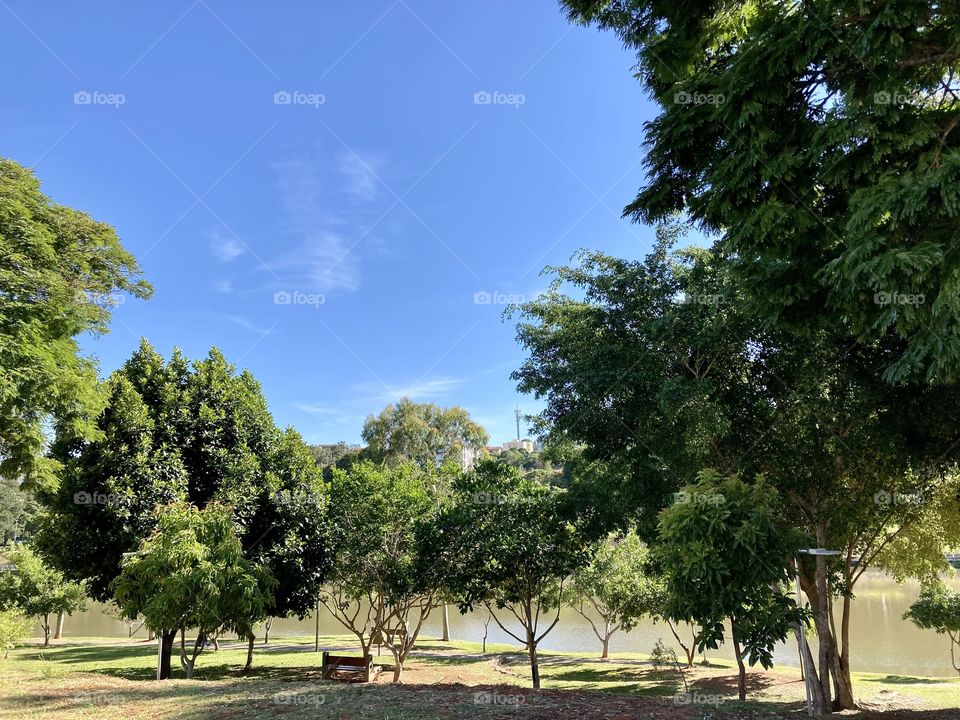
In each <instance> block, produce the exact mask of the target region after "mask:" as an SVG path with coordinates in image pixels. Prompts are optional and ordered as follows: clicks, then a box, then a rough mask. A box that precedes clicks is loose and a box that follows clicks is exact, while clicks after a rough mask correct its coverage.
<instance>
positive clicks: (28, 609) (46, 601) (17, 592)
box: [0, 546, 87, 645]
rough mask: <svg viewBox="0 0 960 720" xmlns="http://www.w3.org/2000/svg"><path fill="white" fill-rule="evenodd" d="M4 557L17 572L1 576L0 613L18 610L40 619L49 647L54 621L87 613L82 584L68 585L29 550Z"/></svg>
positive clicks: (16, 549)
mask: <svg viewBox="0 0 960 720" xmlns="http://www.w3.org/2000/svg"><path fill="white" fill-rule="evenodd" d="M4 554H5V555H6V558H7V562H8V563H10V564H12V565H15V566H16V569H15V570H8V571H5V572H2V573H0V610H15V611H16V612H22V613H23V614H24V615H28V616H30V617H36V618H38V619H39V620H40V622H41V625H42V626H43V636H44V645H46V644H48V643H49V641H50V617H51V616H56V615H58V614H59V613H64V614H66V615H69V614H71V613H74V612H77V611H80V610H83V609H84V607H85V605H86V599H87V596H86V592H85V589H84V587H83V586H82V585H80V584H78V583H72V582H67V581H66V580H65V579H64V577H63V574H62V573H60V572H59V571H58V570H55V569H53V568H51V567H49V566H48V565H46V564H45V563H44V562H43V560H42V559H41V558H40V556H39V555H37V554H36V553H34V552H33V551H32V550H31V549H30V548H28V547H26V546H15V547H13V548H12V549H10V550H6V551H5V552H4Z"/></svg>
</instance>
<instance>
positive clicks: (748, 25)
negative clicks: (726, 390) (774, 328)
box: [563, 0, 960, 380]
mask: <svg viewBox="0 0 960 720" xmlns="http://www.w3.org/2000/svg"><path fill="white" fill-rule="evenodd" d="M563 5H564V6H565V7H566V9H567V11H568V13H569V16H570V18H571V19H572V20H575V21H577V22H582V23H595V24H597V25H599V26H600V27H601V28H607V29H612V30H613V31H615V32H616V33H617V35H618V36H619V37H620V39H621V40H622V41H623V42H624V44H625V45H626V46H627V47H629V48H632V49H635V50H636V51H637V57H638V73H637V77H638V78H639V79H640V80H641V81H642V83H643V85H644V87H645V89H646V90H647V91H648V92H649V93H650V95H651V96H652V98H653V99H654V100H655V101H656V102H657V103H658V104H659V106H660V113H659V115H658V116H657V117H656V118H655V119H654V120H652V121H650V122H648V123H646V125H645V134H646V167H647V170H648V175H649V183H648V184H647V185H646V186H645V187H644V188H642V189H641V190H640V192H639V194H638V195H637V197H636V199H635V200H634V201H633V203H631V204H630V205H629V206H628V207H627V208H626V211H625V213H626V214H628V215H631V216H632V217H634V218H636V219H638V220H642V221H645V222H658V221H663V220H665V219H667V218H668V217H670V216H671V215H672V214H674V213H677V212H683V213H686V214H687V215H688V216H689V217H690V218H691V220H692V221H693V222H694V223H696V224H697V225H698V226H700V227H701V228H703V229H704V230H705V231H706V232H708V233H712V234H715V235H716V237H717V247H718V248H719V249H720V250H721V251H722V253H723V255H724V256H725V257H726V258H727V259H728V261H729V262H731V263H732V264H734V265H735V267H736V272H737V276H738V278H739V282H740V283H741V284H742V286H743V287H744V288H745V292H746V294H747V296H748V298H749V302H750V303H751V306H752V307H754V308H755V309H756V310H758V311H759V312H760V313H761V315H762V316H763V317H765V318H767V319H770V320H775V321H777V322H778V323H789V324H791V325H794V326H796V327H798V328H803V329H813V328H822V327H824V325H832V326H834V327H836V326H837V325H843V326H844V327H845V328H846V329H847V331H848V332H849V333H850V334H851V335H854V336H857V337H865V338H870V339H887V338H896V339H898V340H899V342H897V343H894V344H893V345H892V346H891V349H894V352H893V353H892V354H891V355H890V356H889V357H888V358H887V359H886V365H885V367H886V368H887V370H888V373H887V377H888V379H891V380H902V379H906V378H908V377H956V376H957V373H958V371H960V340H958V338H960V333H958V332H957V331H958V323H960V320H958V318H960V312H958V310H960V294H958V283H960V255H958V254H957V253H956V252H955V250H956V246H955V239H956V236H957V230H958V214H957V213H958V209H960V195H958V193H960V183H958V179H960V151H958V145H957V143H958V135H957V133H955V132H954V130H955V128H956V126H957V111H958V107H960V95H958V90H960V88H958V86H957V77H958V76H957V71H958V69H960V54H958V52H957V49H956V48H957V41H958V39H960V26H958V22H957V20H958V15H957V12H956V8H955V7H954V6H953V5H952V4H944V3H929V2H923V1H921V0H906V1H904V2H897V3H863V2H859V1H858V0H815V1H813V2H804V3H782V2H771V1H768V0H764V1H761V2H749V3H733V4H731V3H719V2H696V3H692V4H691V3H685V4H683V5H678V4H677V3H675V2H672V1H671V0H564V2H563ZM902 297H908V298H913V299H914V300H915V301H914V300H910V301H906V302H901V301H900V300H898V298H902ZM824 309H827V310H828V311H829V312H824Z"/></svg>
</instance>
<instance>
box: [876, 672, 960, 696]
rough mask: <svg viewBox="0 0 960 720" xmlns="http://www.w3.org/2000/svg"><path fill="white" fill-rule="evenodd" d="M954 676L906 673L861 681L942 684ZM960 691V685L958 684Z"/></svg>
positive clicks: (890, 683)
mask: <svg viewBox="0 0 960 720" xmlns="http://www.w3.org/2000/svg"><path fill="white" fill-rule="evenodd" d="M951 679H952V678H932V677H931V678H919V677H908V676H904V675H887V676H885V677H870V678H860V679H859V681H860V682H872V683H885V684H887V685H942V684H951V683H950V680H951ZM957 692H958V693H960V685H958V686H957Z"/></svg>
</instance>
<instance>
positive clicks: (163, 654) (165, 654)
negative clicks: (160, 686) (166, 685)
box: [160, 630, 177, 680]
mask: <svg viewBox="0 0 960 720" xmlns="http://www.w3.org/2000/svg"><path fill="white" fill-rule="evenodd" d="M176 639H177V631H176V630H164V631H163V640H162V643H163V644H162V647H161V651H160V679H161V680H169V679H170V658H171V656H172V655H173V642H174V640H176Z"/></svg>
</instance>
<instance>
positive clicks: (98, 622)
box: [64, 572, 960, 677]
mask: <svg viewBox="0 0 960 720" xmlns="http://www.w3.org/2000/svg"><path fill="white" fill-rule="evenodd" d="M948 584H949V585H951V586H952V587H953V588H954V589H957V590H960V577H957V576H955V577H953V578H951V579H950V580H948ZM919 594H920V587H919V585H918V584H917V583H905V584H904V585H897V584H896V583H895V582H893V581H892V580H891V579H890V578H888V577H887V576H885V575H883V574H880V573H874V572H868V573H867V574H865V575H864V576H863V578H862V579H861V580H860V582H859V583H858V586H857V596H856V599H855V600H854V601H853V612H852V616H851V633H850V635H851V643H852V645H851V666H852V667H853V669H854V670H858V671H863V672H877V673H889V674H892V675H900V674H902V675H929V676H940V677H950V676H955V672H954V671H953V669H952V668H951V666H950V641H949V639H948V638H947V637H946V636H944V635H937V634H936V633H935V632H933V631H932V630H920V629H918V628H917V627H915V626H914V625H913V624H912V623H910V622H909V621H905V620H903V619H902V615H903V613H904V612H905V611H906V609H907V608H908V607H909V606H910V604H911V603H912V602H913V601H914V600H916V598H917V596H918V595H919ZM106 610H107V609H106V608H105V607H104V606H102V605H99V604H96V603H93V604H91V605H90V607H89V609H88V610H87V611H86V612H84V613H80V614H77V615H75V616H74V617H71V618H68V619H67V621H66V624H65V626H64V639H69V638H70V637H71V636H74V637H82V636H103V637H117V638H125V637H127V626H126V625H124V624H123V623H122V622H120V621H119V620H117V619H116V618H115V617H113V616H112V615H111V614H110V613H109V612H107V611H106ZM838 614H839V608H838ZM507 615H508V614H507ZM484 617H485V613H484V612H483V611H481V612H477V613H472V614H467V615H461V614H460V613H459V612H458V611H457V609H456V608H455V607H451V608H450V634H451V637H453V638H456V639H461V640H470V641H476V642H480V641H481V640H482V639H483V620H484ZM510 617H511V618H512V616H510ZM501 621H502V622H504V623H505V624H506V621H507V617H501ZM440 627H441V614H440V611H439V610H437V611H434V613H433V614H432V615H431V617H430V618H429V621H428V622H427V624H426V626H425V628H424V631H423V635H425V636H436V637H438V636H439V635H440ZM507 627H510V628H511V630H513V629H514V628H513V627H512V626H511V625H507ZM345 632H346V630H345V629H344V628H343V627H342V626H341V625H340V624H339V623H337V621H336V620H335V619H334V618H333V617H332V616H331V615H330V614H329V613H327V612H326V610H323V609H322V608H321V613H320V633H321V634H323V635H336V634H343V633H345ZM313 634H314V620H313V618H307V619H305V620H303V621H298V620H296V619H292V620H287V619H278V620H275V621H274V623H273V628H272V630H271V635H272V636H280V635H303V636H309V637H313ZM518 634H519V633H518ZM144 636H145V633H144V631H142V630H141V631H140V632H138V633H137V634H136V635H135V636H134V637H144ZM681 637H683V634H681ZM658 638H662V639H663V641H664V643H666V644H667V645H670V646H674V645H675V643H674V640H673V636H672V635H671V634H670V630H669V628H668V627H667V626H666V625H664V624H662V623H658V624H654V623H652V622H651V621H649V620H644V621H643V622H641V623H640V625H639V626H637V627H636V628H635V629H634V630H632V631H631V632H629V633H622V632H620V633H617V634H616V635H614V636H613V638H612V640H611V642H610V651H611V652H640V653H649V652H650V650H651V649H652V648H653V646H654V644H655V643H656V642H657V639H658ZM488 642H495V643H509V644H516V643H515V641H514V640H512V639H511V638H510V637H509V636H508V635H506V633H504V632H503V631H502V630H501V629H500V628H499V627H497V626H496V623H494V622H491V623H490V628H489V635H488ZM542 647H543V648H544V649H547V650H575V651H586V652H589V651H596V652H597V654H598V655H599V653H600V642H599V641H598V640H597V638H596V636H595V635H594V634H593V631H592V630H591V628H590V625H589V623H587V621H586V620H584V619H583V618H582V617H581V616H580V615H578V614H577V613H576V612H574V611H573V610H571V609H564V611H563V612H562V613H561V616H560V622H559V623H558V624H557V626H556V627H555V628H554V629H553V631H552V632H551V633H550V634H549V635H547V637H546V638H545V639H544V640H543V643H542ZM676 650H677V654H678V655H680V656H681V658H682V653H681V650H680V648H679V647H677V648H676ZM708 657H723V658H727V659H731V660H732V659H733V655H732V653H731V650H730V647H729V645H727V646H724V647H722V648H721V649H720V650H717V651H710V652H708ZM775 659H776V663H777V664H778V665H787V666H790V665H792V666H797V665H798V660H797V646H796V643H795V642H794V641H792V636H791V641H790V642H788V643H786V644H784V645H783V646H781V647H778V648H777V651H776V654H775Z"/></svg>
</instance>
